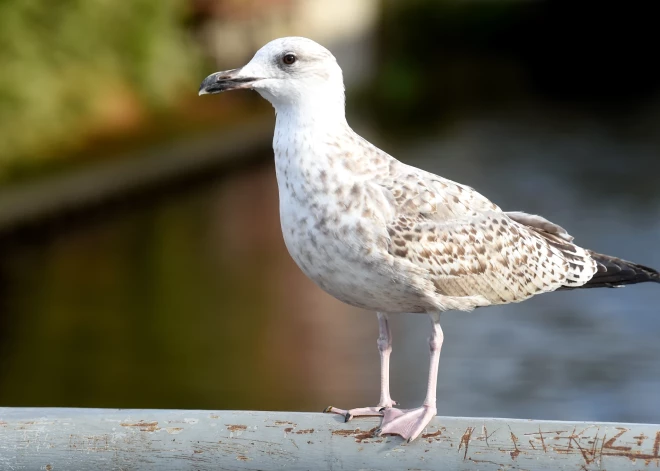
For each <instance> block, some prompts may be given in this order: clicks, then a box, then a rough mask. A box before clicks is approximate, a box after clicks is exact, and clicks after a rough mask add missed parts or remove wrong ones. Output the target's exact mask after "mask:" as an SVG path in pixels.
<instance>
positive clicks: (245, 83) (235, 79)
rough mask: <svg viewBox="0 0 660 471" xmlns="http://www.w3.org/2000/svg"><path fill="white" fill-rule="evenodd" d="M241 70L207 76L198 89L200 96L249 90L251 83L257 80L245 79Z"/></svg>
mask: <svg viewBox="0 0 660 471" xmlns="http://www.w3.org/2000/svg"><path fill="white" fill-rule="evenodd" d="M241 70H242V69H232V70H224V71H222V72H216V73H214V74H211V75H209V76H208V77H206V78H205V79H204V81H203V82H202V85H200V87H199V94H200V95H211V94H213V93H220V92H224V91H227V90H240V89H242V88H251V86H252V83H253V82H255V81H256V80H258V79H257V78H255V77H246V76H244V75H242V74H241Z"/></svg>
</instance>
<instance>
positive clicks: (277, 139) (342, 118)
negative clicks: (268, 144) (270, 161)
mask: <svg viewBox="0 0 660 471" xmlns="http://www.w3.org/2000/svg"><path fill="white" fill-rule="evenodd" d="M275 112H276V123H275V134H274V136H273V149H274V151H275V158H276V163H278V165H279V164H284V162H277V161H278V160H280V161H281V160H283V159H286V160H287V161H288V164H289V165H297V166H304V165H306V164H313V162H312V161H316V162H318V163H319V164H323V162H320V161H319V160H322V159H323V158H324V156H325V154H327V145H328V143H332V142H336V141H338V140H340V139H342V138H343V137H344V136H346V135H347V134H348V133H352V131H351V128H350V127H349V126H348V123H347V122H346V115H345V111H344V100H343V94H342V96H341V97H334V98H333V97H327V96H326V97H324V96H322V95H321V96H318V95H317V96H315V97H314V99H313V100H305V101H304V102H303V103H302V104H299V103H297V104H294V105H276V106H275Z"/></svg>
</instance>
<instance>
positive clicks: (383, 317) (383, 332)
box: [325, 312, 396, 422]
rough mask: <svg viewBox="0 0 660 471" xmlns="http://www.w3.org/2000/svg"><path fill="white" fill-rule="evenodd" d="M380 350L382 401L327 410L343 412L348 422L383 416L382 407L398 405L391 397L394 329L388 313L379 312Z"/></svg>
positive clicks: (336, 412)
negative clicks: (392, 329) (360, 418)
mask: <svg viewBox="0 0 660 471" xmlns="http://www.w3.org/2000/svg"><path fill="white" fill-rule="evenodd" d="M378 331H379V335H378V351H379V352H380V402H379V403H378V405H377V406H375V407H359V408H357V409H350V410H344V409H337V408H336V407H332V406H330V407H328V408H326V409H325V412H332V413H334V414H341V415H343V416H344V417H345V418H346V422H348V421H349V420H351V419H352V418H354V417H366V416H382V415H383V411H382V409H389V408H391V407H392V406H394V405H396V402H394V401H393V400H392V398H391V397H390V354H391V353H392V331H391V330H390V324H389V320H388V317H387V314H385V313H383V312H379V313H378Z"/></svg>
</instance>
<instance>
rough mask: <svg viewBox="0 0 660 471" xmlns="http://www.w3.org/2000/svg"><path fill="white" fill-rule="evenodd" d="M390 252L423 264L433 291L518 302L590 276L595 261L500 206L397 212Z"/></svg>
mask: <svg viewBox="0 0 660 471" xmlns="http://www.w3.org/2000/svg"><path fill="white" fill-rule="evenodd" d="M388 233H389V236H390V240H391V245H390V252H391V253H392V255H394V256H395V257H401V258H404V259H407V260H408V261H409V262H410V263H412V264H414V265H416V266H417V267H419V268H422V269H425V270H426V272H427V274H428V275H427V276H428V277H429V278H430V279H431V280H432V281H433V284H434V285H435V288H436V291H437V292H438V294H441V295H443V296H455V297H465V296H479V295H480V296H483V297H485V298H486V299H487V300H488V301H489V302H490V303H491V304H504V303H510V302H520V301H523V300H525V299H527V298H529V297H531V296H533V295H535V294H539V293H545V292H549V291H554V290H556V289H558V288H560V287H562V286H580V285H582V284H584V283H586V282H587V281H589V280H590V279H591V277H592V276H593V275H594V273H595V271H596V263H595V261H594V260H593V259H592V258H591V257H590V256H589V254H588V253H587V252H586V251H585V250H584V249H582V248H580V247H577V246H575V245H573V244H571V243H569V242H566V241H565V240H564V239H561V238H560V237H557V236H556V235H553V234H551V233H547V232H541V231H536V230H534V229H530V228H528V227H527V226H524V225H522V224H520V223H518V222H516V221H514V220H512V219H510V218H509V217H508V216H507V215H506V214H505V213H501V212H494V211H491V212H484V213H480V214H477V215H472V216H467V217H462V218H457V219H453V220H449V221H446V222H443V223H437V222H435V221H429V220H423V219H419V218H417V219H415V218H412V217H410V216H399V217H398V218H397V219H396V220H394V221H392V223H391V224H390V225H389V227H388Z"/></svg>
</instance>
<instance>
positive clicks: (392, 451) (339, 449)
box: [0, 408, 660, 471]
mask: <svg viewBox="0 0 660 471" xmlns="http://www.w3.org/2000/svg"><path fill="white" fill-rule="evenodd" d="M220 417H221V418H222V422H220V426H218V419H219V418H220ZM223 424H224V426H222V425H223ZM378 424H379V421H378V418H366V419H364V420H354V421H351V422H349V423H344V421H343V420H342V419H341V418H340V417H338V416H334V415H328V414H308V413H294V412H242V411H222V412H215V411H214V412H210V411H167V410H103V409H11V408H5V409H3V408H0V469H53V470H56V469H77V470H80V471H87V470H96V469H122V470H127V471H128V470H150V469H154V470H155V469H159V470H161V469H176V470H184V471H187V470H200V471H206V470H208V471H210V470H215V469H263V470H270V469H291V470H297V469H301V470H302V469H320V470H324V469H328V470H329V469H338V468H344V469H356V468H361V469H379V470H390V469H392V470H393V469H405V470H412V469H416V470H420V469H421V470H441V469H465V470H499V469H512V470H513V469H516V470H530V471H532V470H548V471H549V470H552V471H561V470H580V471H595V470H602V469H607V470H613V469H616V470H636V469H640V467H644V468H646V467H649V468H651V467H654V468H658V467H660V425H643V424H611V423H583V422H579V423H578V422H543V421H526V420H508V419H476V418H449V417H437V418H435V419H434V421H433V422H432V423H431V425H430V426H429V427H428V428H427V429H426V430H425V431H424V433H423V434H422V435H421V436H420V438H419V439H418V440H416V441H415V442H413V443H410V444H406V443H404V442H403V441H402V440H401V439H400V438H399V437H395V436H383V437H374V436H373V433H374V431H375V430H376V428H377V427H378Z"/></svg>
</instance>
